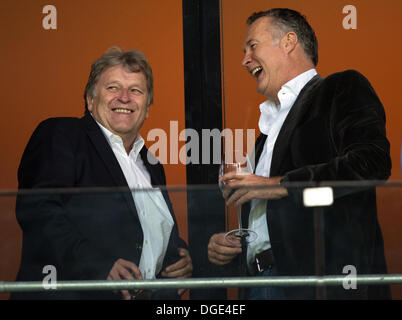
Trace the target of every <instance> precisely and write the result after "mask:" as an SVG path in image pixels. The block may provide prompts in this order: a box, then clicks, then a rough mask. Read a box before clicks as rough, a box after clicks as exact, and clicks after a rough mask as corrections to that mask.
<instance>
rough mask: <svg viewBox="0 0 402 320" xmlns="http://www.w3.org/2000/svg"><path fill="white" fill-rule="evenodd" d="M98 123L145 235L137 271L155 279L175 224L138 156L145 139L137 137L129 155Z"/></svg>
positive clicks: (118, 137)
mask: <svg viewBox="0 0 402 320" xmlns="http://www.w3.org/2000/svg"><path fill="white" fill-rule="evenodd" d="M97 123H98V125H99V127H100V128H101V129H102V131H103V133H104V135H105V137H106V140H107V141H108V142H109V145H110V147H111V148H112V150H113V153H114V154H115V156H116V158H117V161H118V162H119V164H120V167H121V170H122V171H123V173H124V176H125V178H126V181H127V183H128V186H129V187H130V189H131V191H132V192H131V194H132V196H133V199H134V203H135V207H136V208H137V213H138V218H139V220H140V223H141V228H142V231H143V234H144V240H143V245H142V253H141V258H140V263H139V266H138V268H139V269H140V271H141V273H142V276H143V278H144V279H155V276H156V275H157V274H158V273H159V272H160V271H161V270H162V263H163V259H164V257H165V254H166V249H167V246H168V242H169V238H170V233H171V232H172V228H173V224H174V223H173V218H172V216H171V214H170V211H169V209H168V207H167V205H166V202H165V199H164V198H163V195H162V192H161V191H160V189H158V188H154V189H152V185H151V177H150V174H149V172H148V170H147V169H146V167H145V165H144V162H143V161H142V159H141V156H139V153H140V151H141V149H142V148H143V147H144V144H145V143H144V139H143V138H142V137H141V136H140V135H138V136H137V139H136V140H135V142H134V144H133V147H132V149H131V150H130V153H129V154H127V152H126V150H125V148H124V145H123V140H122V139H121V137H120V136H118V135H115V134H113V133H112V132H110V131H109V130H108V129H106V128H105V127H103V126H102V125H101V124H100V123H99V122H97ZM141 189H143V190H141ZM150 189H151V190H150ZM133 250H134V249H133Z"/></svg>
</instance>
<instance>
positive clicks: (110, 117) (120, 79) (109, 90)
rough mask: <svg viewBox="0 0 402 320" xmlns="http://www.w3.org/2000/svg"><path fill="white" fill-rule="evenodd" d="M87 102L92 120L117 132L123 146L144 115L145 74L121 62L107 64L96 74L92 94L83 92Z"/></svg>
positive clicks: (131, 138) (134, 134) (127, 144)
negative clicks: (98, 75) (134, 70)
mask: <svg viewBox="0 0 402 320" xmlns="http://www.w3.org/2000/svg"><path fill="white" fill-rule="evenodd" d="M87 103H88V110H89V111H90V112H91V113H92V115H93V117H94V118H95V119H96V121H98V122H99V123H100V124H102V125H103V126H104V127H105V128H106V129H108V130H109V131H111V132H112V133H114V134H116V135H118V136H120V137H121V138H122V139H123V143H124V146H125V147H126V150H127V148H131V146H132V144H133V142H134V141H135V139H136V138H137V134H138V131H139V130H140V128H141V127H142V124H143V123H144V120H145V119H146V118H147V117H148V112H149V105H148V91H147V82H146V79H145V76H144V74H143V73H142V72H130V71H129V70H127V69H126V68H124V67H123V66H122V65H116V66H113V67H109V68H107V69H106V70H105V71H104V72H103V73H102V74H101V76H100V77H99V80H98V83H97V84H96V87H95V92H94V96H93V97H89V96H87Z"/></svg>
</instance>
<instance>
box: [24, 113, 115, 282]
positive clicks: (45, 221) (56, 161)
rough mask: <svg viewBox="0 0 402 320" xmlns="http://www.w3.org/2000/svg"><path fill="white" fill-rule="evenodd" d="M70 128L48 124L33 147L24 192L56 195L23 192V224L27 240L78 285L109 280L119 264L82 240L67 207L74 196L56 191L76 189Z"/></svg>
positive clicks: (26, 164)
mask: <svg viewBox="0 0 402 320" xmlns="http://www.w3.org/2000/svg"><path fill="white" fill-rule="evenodd" d="M63 123H64V124H65V122H63ZM65 127H66V126H64V125H62V123H61V121H58V120H57V119H48V120H46V121H44V122H42V123H41V124H40V125H39V126H38V128H37V129H36V130H35V132H34V133H33V135H32V137H31V139H30V141H29V142H28V145H27V147H26V149H25V151H24V154H23V156H22V160H21V163H20V167H19V170H18V182H19V189H43V188H45V189H51V190H35V191H41V192H37V193H31V194H26V193H23V192H20V193H19V196H18V198H17V207H16V215H17V220H18V222H19V224H20V226H21V228H22V230H23V232H24V237H25V238H26V239H28V237H29V238H30V241H31V242H32V241H33V242H36V243H37V244H38V245H37V247H36V249H37V250H39V252H40V253H39V252H37V253H36V254H39V255H40V256H42V255H43V256H44V257H43V259H45V260H46V259H49V260H50V262H51V263H55V264H56V265H58V266H63V268H65V269H67V268H68V274H69V276H71V277H72V278H73V279H106V277H107V274H108V272H109V270H110V269H111V267H112V263H113V262H114V261H115V260H114V259H115V258H114V257H108V256H106V255H105V254H104V252H102V251H101V250H100V249H98V248H97V247H96V244H94V243H93V242H91V241H89V240H88V239H86V238H85V237H84V236H83V235H82V234H81V232H80V231H79V228H77V226H76V224H75V223H74V222H73V221H72V219H71V217H70V213H71V212H70V211H69V210H68V208H67V205H66V203H67V202H68V199H69V197H70V196H71V194H68V193H63V192H60V191H58V190H57V189H56V190H55V189H54V188H58V189H59V188H72V187H75V166H76V156H77V153H76V152H75V147H74V144H73V143H72V141H73V140H72V139H71V136H72V134H73V133H72V131H69V130H67V129H66V128H65ZM59 190H60V189H59ZM44 252H45V253H44Z"/></svg>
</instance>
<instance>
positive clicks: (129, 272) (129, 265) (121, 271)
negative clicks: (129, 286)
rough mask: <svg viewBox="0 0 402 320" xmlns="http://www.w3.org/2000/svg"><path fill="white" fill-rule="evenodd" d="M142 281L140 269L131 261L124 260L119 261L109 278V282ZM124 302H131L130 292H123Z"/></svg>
mask: <svg viewBox="0 0 402 320" xmlns="http://www.w3.org/2000/svg"><path fill="white" fill-rule="evenodd" d="M134 279H139V280H142V274H141V271H140V269H138V267H137V266H136V265H135V263H133V262H131V261H127V260H124V259H119V260H117V261H116V262H115V263H114V265H113V267H112V269H111V270H110V272H109V275H108V276H107V280H134ZM121 293H122V295H123V299H124V300H130V299H131V295H130V293H129V292H128V290H121Z"/></svg>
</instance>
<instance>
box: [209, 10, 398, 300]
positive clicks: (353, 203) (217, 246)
mask: <svg viewBox="0 0 402 320" xmlns="http://www.w3.org/2000/svg"><path fill="white" fill-rule="evenodd" d="M247 25H248V30H247V34H246V39H245V42H244V59H243V61H242V65H243V66H244V67H245V68H246V70H247V71H248V72H249V74H250V75H251V76H252V77H253V78H254V79H255V80H256V83H257V91H258V92H259V93H260V94H262V95H264V96H265V97H266V98H268V99H269V100H267V101H265V102H264V103H262V104H261V105H260V111H261V116H260V120H259V128H260V131H261V135H260V136H259V137H258V138H257V141H256V144H255V159H256V162H257V165H256V168H255V172H254V174H250V175H244V174H236V173H233V172H231V173H228V174H226V175H224V176H223V177H222V178H221V180H222V182H224V183H225V184H226V188H225V189H224V192H223V195H224V197H225V198H226V199H227V201H228V204H231V203H235V204H236V205H243V204H244V207H245V210H244V212H245V213H246V214H247V218H248V227H249V228H250V229H252V230H254V231H256V232H257V233H258V238H257V240H256V241H253V242H250V243H247V245H246V246H244V245H243V246H242V245H241V242H240V240H238V241H237V242H234V243H231V242H229V241H228V240H227V238H225V236H224V233H218V234H214V235H213V236H212V237H211V239H210V242H209V246H208V256H209V260H210V261H211V262H212V263H214V264H217V265H227V264H228V263H230V262H232V261H235V258H236V257H238V256H239V255H244V256H245V260H246V261H247V263H246V266H247V268H246V269H247V270H245V272H247V274H249V275H255V276H277V275H279V276H311V275H314V274H316V271H319V270H316V265H315V251H314V248H315V246H314V244H315V242H314V222H313V221H314V220H313V212H312V209H311V208H307V207H304V206H303V202H302V199H301V192H295V189H291V188H285V187H284V186H283V184H286V183H287V182H303V183H306V182H309V183H311V182H321V181H351V180H386V179H387V178H388V177H389V175H390V169H391V160H390V153H389V142H388V140H387V138H386V134H385V113H384V108H383V106H382V104H381V102H380V100H379V99H378V97H377V95H376V94H375V92H374V90H373V88H372V87H371V85H370V83H369V82H368V80H367V79H366V78H365V77H364V76H363V75H361V74H360V73H358V72H357V71H354V70H347V71H344V72H339V73H335V74H332V75H330V76H328V77H327V78H325V79H323V78H322V77H321V76H320V75H318V74H317V71H316V70H315V67H316V65H317V63H318V43H317V39H316V36H315V33H314V31H313V29H312V28H311V26H310V25H309V24H308V22H307V20H306V19H305V17H304V16H302V15H301V14H300V13H299V12H297V11H294V10H290V9H282V8H278V9H271V10H268V11H263V12H257V13H254V14H253V15H251V16H250V17H249V18H248V20H247ZM264 185H265V186H274V188H266V189H263V188H250V187H252V186H264ZM241 186H247V187H248V188H241ZM339 191H340V189H339V188H338V189H336V188H335V189H334V193H335V195H336V197H335V200H334V203H333V205H332V206H330V207H327V208H325V210H324V215H323V219H325V229H324V230H323V232H324V243H322V244H321V245H322V246H323V247H324V248H325V254H324V256H323V258H324V264H325V270H321V271H320V272H323V274H330V275H342V274H343V269H344V267H345V266H354V267H355V268H356V270H357V273H358V274H383V273H386V270H387V269H386V263H385V257H384V246H383V239H382V234H381V230H380V226H379V223H378V218H377V209H376V194H375V188H373V187H367V188H365V189H364V190H361V189H360V190H358V189H350V190H347V192H344V191H345V190H342V193H340V192H339ZM244 251H246V252H244ZM320 275H322V274H320ZM326 294H327V295H326V298H329V299H349V298H350V299H385V298H389V297H390V291H389V287H388V286H367V285H358V286H357V288H356V289H355V290H345V289H344V288H342V286H330V287H327V290H326ZM245 297H246V298H248V299H314V298H316V297H317V296H316V292H315V288H312V287H283V288H281V287H276V286H272V287H267V288H250V289H249V290H248V292H247V293H246V294H245ZM321 297H322V296H321Z"/></svg>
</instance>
